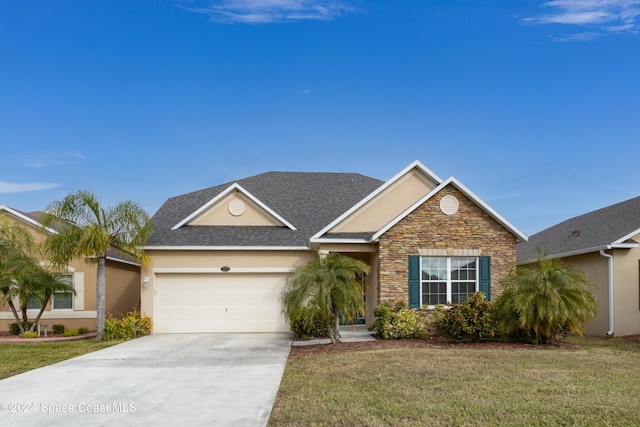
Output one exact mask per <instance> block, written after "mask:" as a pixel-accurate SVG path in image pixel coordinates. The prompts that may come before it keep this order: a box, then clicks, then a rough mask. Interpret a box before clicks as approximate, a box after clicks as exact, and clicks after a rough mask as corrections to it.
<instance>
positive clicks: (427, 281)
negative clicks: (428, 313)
mask: <svg viewBox="0 0 640 427" xmlns="http://www.w3.org/2000/svg"><path fill="white" fill-rule="evenodd" d="M477 265H478V260H477V258H475V257H422V258H420V271H421V280H420V295H421V300H422V305H428V306H434V305H436V304H446V303H447V302H451V303H453V304H460V303H462V302H464V301H466V300H467V299H468V298H469V297H470V296H471V295H473V294H474V293H476V292H477V291H478V274H477V272H478V267H477Z"/></svg>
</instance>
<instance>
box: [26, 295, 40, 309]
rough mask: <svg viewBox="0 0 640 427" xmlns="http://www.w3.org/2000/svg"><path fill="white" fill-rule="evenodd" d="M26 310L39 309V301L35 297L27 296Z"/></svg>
mask: <svg viewBox="0 0 640 427" xmlns="http://www.w3.org/2000/svg"><path fill="white" fill-rule="evenodd" d="M27 310H40V301H38V299H37V298H36V297H29V301H27Z"/></svg>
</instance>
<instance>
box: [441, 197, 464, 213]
mask: <svg viewBox="0 0 640 427" xmlns="http://www.w3.org/2000/svg"><path fill="white" fill-rule="evenodd" d="M459 207H460V204H459V203H458V199H456V198H455V197H453V196H449V195H447V196H444V197H443V198H442V200H440V210H441V211H442V212H443V213H445V214H447V215H453V214H454V213H456V212H458V208H459Z"/></svg>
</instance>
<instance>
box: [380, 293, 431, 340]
mask: <svg viewBox="0 0 640 427" xmlns="http://www.w3.org/2000/svg"><path fill="white" fill-rule="evenodd" d="M373 314H374V316H375V317H376V320H375V321H374V322H373V324H372V325H371V328H370V329H371V330H373V331H376V332H377V333H378V335H379V336H380V337H381V338H384V339H398V338H425V337H426V335H427V326H428V323H429V319H428V317H427V316H426V315H425V313H424V312H422V311H421V310H414V309H409V308H406V303H405V302H404V301H400V302H398V303H396V304H395V306H391V304H389V303H388V302H386V301H385V302H382V303H380V304H379V305H378V306H377V307H376V308H375V309H374V310H373Z"/></svg>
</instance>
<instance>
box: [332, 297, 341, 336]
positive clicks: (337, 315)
mask: <svg viewBox="0 0 640 427" xmlns="http://www.w3.org/2000/svg"><path fill="white" fill-rule="evenodd" d="M333 316H334V319H335V323H334V327H335V329H334V330H333V337H334V340H333V341H332V342H333V343H336V342H340V338H341V337H340V313H339V312H338V307H336V306H335V304H334V305H333Z"/></svg>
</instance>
